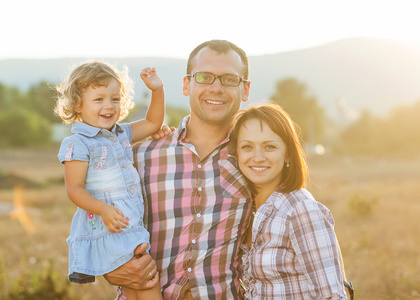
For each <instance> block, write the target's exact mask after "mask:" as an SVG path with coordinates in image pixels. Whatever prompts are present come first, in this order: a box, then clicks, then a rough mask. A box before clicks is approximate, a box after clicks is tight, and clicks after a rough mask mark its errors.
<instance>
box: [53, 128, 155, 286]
mask: <svg viewBox="0 0 420 300" xmlns="http://www.w3.org/2000/svg"><path fill="white" fill-rule="evenodd" d="M72 133H73V135H72V136H69V137H67V138H65V139H64V140H63V142H62V143H61V147H60V151H59V154H58V159H59V160H60V162H61V163H63V162H64V161H72V160H80V161H87V162H89V165H88V169H87V174H86V180H85V189H86V190H87V191H88V192H89V193H90V194H91V195H92V196H94V197H95V198H97V199H99V200H102V201H104V202H106V203H107V204H109V205H113V206H115V207H117V208H118V209H119V210H121V211H122V213H123V214H124V218H125V219H126V220H127V221H128V222H129V226H127V227H126V228H125V229H123V230H124V231H123V232H121V233H110V232H109V231H108V230H107V229H106V226H105V224H104V223H103V221H102V218H101V216H99V215H95V214H93V213H91V212H88V211H85V210H83V209H81V208H77V211H76V213H75V215H74V217H73V221H72V224H71V232H70V236H69V237H68V239H67V243H68V244H69V247H70V251H69V280H70V281H71V282H76V283H87V282H93V281H94V277H93V276H95V275H103V274H106V273H109V272H111V271H113V270H115V269H116V268H118V267H120V266H121V265H123V264H125V263H126V262H128V261H129V260H130V259H131V258H132V257H133V255H134V249H135V248H136V247H137V246H138V245H140V244H142V243H149V233H148V232H147V230H146V229H145V228H144V226H143V214H144V202H143V196H142V192H141V187H140V177H139V175H138V173H137V170H136V169H135V167H134V164H133V152H132V149H131V145H130V144H131V140H132V131H131V127H130V125H129V124H127V123H121V124H116V125H115V126H114V128H113V129H112V131H108V130H106V129H100V128H96V127H92V126H90V125H87V124H85V123H83V122H76V123H74V124H73V127H72ZM149 248H150V246H149Z"/></svg>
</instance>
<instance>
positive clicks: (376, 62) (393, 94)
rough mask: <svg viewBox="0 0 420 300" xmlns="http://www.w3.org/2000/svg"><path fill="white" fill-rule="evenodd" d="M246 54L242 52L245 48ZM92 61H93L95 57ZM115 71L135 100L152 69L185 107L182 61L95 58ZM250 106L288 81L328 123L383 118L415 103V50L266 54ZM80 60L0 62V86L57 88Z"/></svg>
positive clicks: (348, 43) (340, 44) (368, 44)
mask: <svg viewBox="0 0 420 300" xmlns="http://www.w3.org/2000/svg"><path fill="white" fill-rule="evenodd" d="M245 50H246V49H245ZM96 59H98V58H96ZM101 59H103V60H105V61H107V62H110V63H113V64H115V65H117V66H118V67H120V68H121V67H122V66H123V65H127V66H128V68H129V69H130V76H131V77H132V78H133V79H134V80H135V83H136V87H135V92H136V99H137V100H140V99H142V98H144V97H145V93H147V89H146V88H145V86H144V84H143V83H142V81H141V79H140V78H139V75H138V74H139V73H140V71H141V69H142V68H144V67H146V66H155V67H156V68H157V70H158V73H159V74H160V75H161V77H162V78H163V80H164V82H165V89H166V95H167V101H168V103H169V104H170V105H173V106H180V107H188V105H189V104H188V98H187V97H185V96H183V95H182V78H183V76H184V75H185V72H186V60H184V59H169V58H148V57H141V58H101ZM249 59H250V68H251V72H250V74H251V77H250V80H251V100H250V103H254V102H257V101H260V100H262V99H269V97H270V96H271V95H272V94H273V93H274V91H275V84H276V82H277V81H279V80H282V79H284V78H286V77H293V78H296V79H297V80H299V81H301V82H303V83H305V84H306V85H307V87H308V89H309V92H310V93H311V94H312V95H314V96H315V97H316V98H317V99H318V101H319V103H320V104H321V105H322V106H324V107H325V108H326V111H327V112H328V114H329V115H330V116H331V117H333V118H337V119H338V118H339V117H340V116H339V109H338V105H337V104H338V101H339V100H340V99H341V100H345V101H341V102H340V103H343V102H346V103H347V107H343V106H341V109H348V110H355V111H357V110H362V109H367V110H370V111H372V112H373V113H374V114H378V115H384V114H386V113H387V112H388V111H389V110H390V109H392V108H393V107H395V106H398V105H401V104H409V103H413V102H416V101H419V100H420V47H419V46H415V45H412V44H408V43H403V42H397V41H391V40H384V39H372V38H351V39H345V40H340V41H336V42H333V43H329V44H325V45H322V46H319V47H314V48H308V49H303V50H298V51H290V52H282V53H278V54H272V55H263V56H251V57H250V58H249ZM83 61H86V58H62V59H42V60H41V59H39V60H34V59H31V60H25V59H7V60H0V82H2V83H5V84H7V85H10V86H16V87H18V88H20V89H23V90H25V89H27V88H29V86H31V85H33V84H37V83H38V82H40V81H41V80H45V81H48V82H51V83H57V82H59V81H60V80H61V79H63V78H64V77H65V76H66V74H68V72H69V71H70V70H71V67H73V66H75V65H77V64H79V63H81V62H83Z"/></svg>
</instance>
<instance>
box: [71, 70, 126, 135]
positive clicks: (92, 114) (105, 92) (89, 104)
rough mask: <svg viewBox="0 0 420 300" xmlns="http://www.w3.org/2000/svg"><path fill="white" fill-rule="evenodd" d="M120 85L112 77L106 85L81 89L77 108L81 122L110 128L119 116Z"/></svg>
mask: <svg viewBox="0 0 420 300" xmlns="http://www.w3.org/2000/svg"><path fill="white" fill-rule="evenodd" d="M120 102H121V91H120V85H119V83H118V81H117V80H115V79H114V78H113V79H111V81H110V82H109V83H108V85H107V86H96V87H95V86H89V87H87V88H86V89H84V90H83V93H82V105H81V107H80V108H79V109H78V110H77V113H78V114H79V115H80V117H81V119H82V120H83V122H85V123H86V124H89V125H91V126H94V127H97V128H102V129H108V130H111V129H112V127H114V125H115V123H116V122H117V121H118V119H119V118H120V112H121V107H120V104H121V103H120Z"/></svg>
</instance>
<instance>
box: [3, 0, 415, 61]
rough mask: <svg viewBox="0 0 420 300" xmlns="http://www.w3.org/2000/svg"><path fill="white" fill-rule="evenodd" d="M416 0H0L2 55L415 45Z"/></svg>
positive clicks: (136, 54)
mask: <svg viewBox="0 0 420 300" xmlns="http://www.w3.org/2000/svg"><path fill="white" fill-rule="evenodd" d="M419 5H420V1H419V0H380V1H378V0H361V1H360V0H351V1H341V0H289V1H284V0H270V1H267V0H242V1H239V0H212V1H209V0H207V1H204V0H201V1H200V0H161V1H160V0H147V1H144V0H119V1H115V0H112V1H110V0H101V1H99V0H66V1H61V0H38V1H33V0H2V1H1V2H0V41H1V42H0V59H9V58H28V59H31V58H40V59H43V58H58V57H85V58H103V57H171V58H182V59H185V58H187V57H188V55H189V53H190V51H191V50H192V49H193V48H194V47H195V46H197V45H198V44H200V43H201V42H204V41H206V40H210V39H227V40H229V41H231V42H234V43H235V44H237V45H238V46H240V47H241V48H243V49H244V50H245V51H246V52H247V53H248V55H249V56H257V55H264V54H271V53H278V52H287V51H294V50H298V49H304V48H310V47H315V46H319V45H323V44H326V43H329V42H332V41H336V40H340V39H345V38H351V37H374V38H385V39H393V40H398V41H405V42H408V43H413V44H417V45H419V46H420V32H419V31H420V18H419V17H418V9H419Z"/></svg>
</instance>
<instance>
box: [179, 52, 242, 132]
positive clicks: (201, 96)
mask: <svg viewBox="0 0 420 300" xmlns="http://www.w3.org/2000/svg"><path fill="white" fill-rule="evenodd" d="M196 72H209V73H213V74H214V75H217V76H220V75H225V74H233V75H238V76H240V77H241V78H243V77H244V65H243V64H242V62H241V59H240V57H239V55H238V54H237V53H236V52H234V51H229V52H228V53H218V52H216V51H213V50H211V49H210V48H203V49H202V50H200V52H198V54H197V56H196V57H195V58H194V59H193V63H192V69H191V74H194V73H196ZM249 87H250V82H241V83H240V84H239V86H236V87H230V86H223V85H222V84H221V82H220V78H216V80H215V81H214V82H213V83H212V84H209V85H208V84H200V83H197V82H196V81H195V79H194V78H192V77H190V79H188V78H187V77H185V78H184V85H183V94H184V95H185V96H190V106H191V120H193V119H199V120H200V121H201V122H205V123H207V124H212V125H222V124H230V123H231V122H232V119H233V116H234V115H235V114H236V113H237V112H238V110H239V108H240V106H241V100H242V101H244V102H245V101H247V100H248V96H249Z"/></svg>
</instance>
